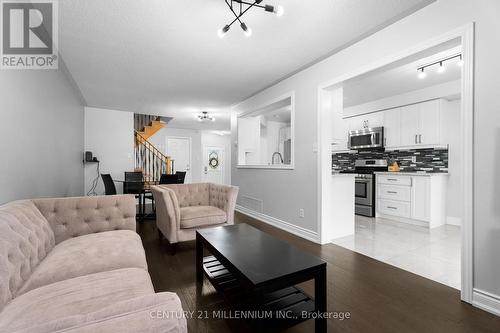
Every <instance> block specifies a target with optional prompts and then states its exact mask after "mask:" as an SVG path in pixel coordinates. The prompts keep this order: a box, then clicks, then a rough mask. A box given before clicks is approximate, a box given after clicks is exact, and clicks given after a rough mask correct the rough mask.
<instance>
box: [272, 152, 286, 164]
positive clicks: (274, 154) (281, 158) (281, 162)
mask: <svg viewBox="0 0 500 333" xmlns="http://www.w3.org/2000/svg"><path fill="white" fill-rule="evenodd" d="M276 155H278V157H279V158H280V163H278V164H283V156H281V153H280V152H278V151H276V152H274V153H273V157H271V161H272V163H273V164H274V156H276Z"/></svg>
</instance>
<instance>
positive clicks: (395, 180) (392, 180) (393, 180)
mask: <svg viewBox="0 0 500 333" xmlns="http://www.w3.org/2000/svg"><path fill="white" fill-rule="evenodd" d="M387 180H390V181H391V182H397V181H398V180H397V179H394V178H387Z"/></svg>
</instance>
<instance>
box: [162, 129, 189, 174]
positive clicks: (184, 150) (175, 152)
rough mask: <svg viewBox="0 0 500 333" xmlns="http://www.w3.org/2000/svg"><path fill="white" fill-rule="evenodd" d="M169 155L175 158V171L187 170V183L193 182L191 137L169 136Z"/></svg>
mask: <svg viewBox="0 0 500 333" xmlns="http://www.w3.org/2000/svg"><path fill="white" fill-rule="evenodd" d="M166 153H167V156H170V157H171V158H172V159H173V160H174V172H177V171H184V172H186V179H185V180H184V182H185V183H190V182H191V139H190V138H180V137H167V152H166Z"/></svg>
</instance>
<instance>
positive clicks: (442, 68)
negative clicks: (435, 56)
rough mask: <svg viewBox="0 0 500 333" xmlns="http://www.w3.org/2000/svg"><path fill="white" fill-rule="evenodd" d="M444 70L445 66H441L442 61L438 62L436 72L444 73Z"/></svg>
mask: <svg viewBox="0 0 500 333" xmlns="http://www.w3.org/2000/svg"><path fill="white" fill-rule="evenodd" d="M445 71H446V67H444V66H443V63H442V62H440V63H439V67H438V69H437V72H438V73H444V72H445Z"/></svg>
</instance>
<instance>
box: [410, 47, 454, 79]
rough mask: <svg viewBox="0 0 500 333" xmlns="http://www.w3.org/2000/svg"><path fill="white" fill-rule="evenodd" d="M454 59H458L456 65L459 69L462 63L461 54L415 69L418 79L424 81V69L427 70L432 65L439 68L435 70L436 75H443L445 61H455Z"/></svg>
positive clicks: (425, 74) (425, 75)
mask: <svg viewBox="0 0 500 333" xmlns="http://www.w3.org/2000/svg"><path fill="white" fill-rule="evenodd" d="M455 58H460V59H459V60H458V62H457V65H458V66H460V67H461V66H463V64H464V62H463V60H462V54H461V53H458V54H455V55H452V56H450V57H447V58H444V59H441V60H437V61H434V62H431V63H430V64H427V65H424V66H420V67H418V68H417V71H418V78H419V79H425V78H426V77H427V73H426V72H425V69H426V68H429V67H431V66H434V65H439V67H438V69H437V72H438V73H440V74H441V73H444V72H445V71H446V67H445V66H444V63H445V62H446V61H449V60H451V59H455Z"/></svg>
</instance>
